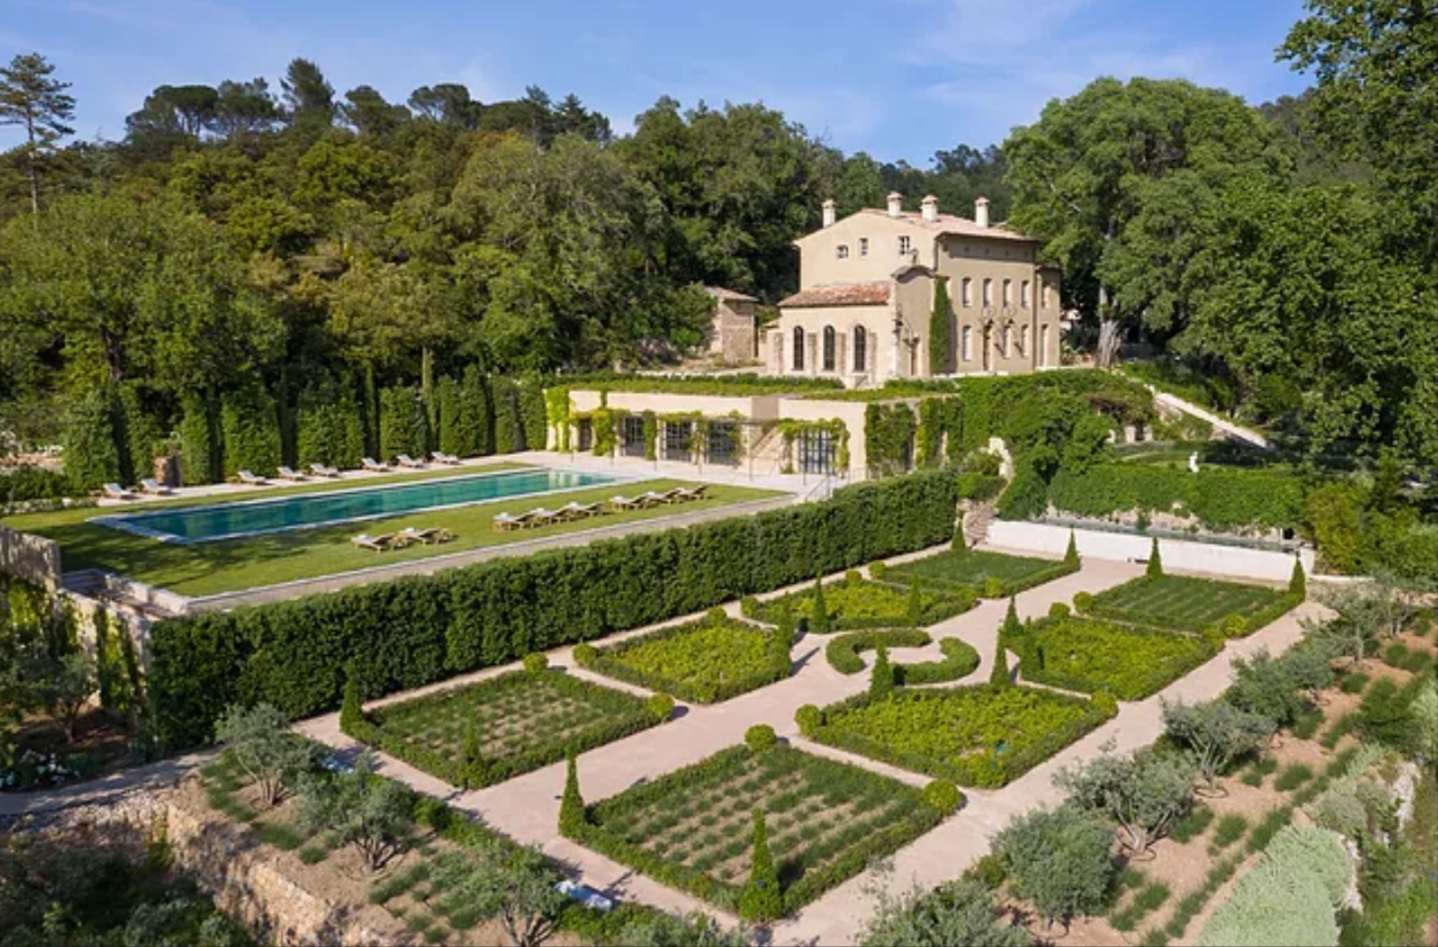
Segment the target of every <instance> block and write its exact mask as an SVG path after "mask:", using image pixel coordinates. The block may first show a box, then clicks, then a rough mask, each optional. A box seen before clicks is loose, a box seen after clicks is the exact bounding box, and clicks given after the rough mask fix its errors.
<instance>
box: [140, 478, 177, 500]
mask: <svg viewBox="0 0 1438 947" xmlns="http://www.w3.org/2000/svg"><path fill="white" fill-rule="evenodd" d="M140 489H141V490H142V491H143V492H145V493H149V494H153V495H154V496H157V497H167V496H170V495H171V494H172V493H174V492H175V491H174V490H171V489H170V488H169V487H167V486H165V485H164V484H163V483H160V482H159V481H158V480H156V479H155V478H153V477H146V478H145V479H144V480H141V481H140Z"/></svg>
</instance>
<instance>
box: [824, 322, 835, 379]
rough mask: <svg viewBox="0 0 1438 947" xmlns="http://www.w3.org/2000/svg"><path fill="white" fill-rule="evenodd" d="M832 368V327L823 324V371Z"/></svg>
mask: <svg viewBox="0 0 1438 947" xmlns="http://www.w3.org/2000/svg"><path fill="white" fill-rule="evenodd" d="M833 370H834V327H833V326H824V371H826V372H832V371H833Z"/></svg>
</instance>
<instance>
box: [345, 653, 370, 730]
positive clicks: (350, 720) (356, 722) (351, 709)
mask: <svg viewBox="0 0 1438 947" xmlns="http://www.w3.org/2000/svg"><path fill="white" fill-rule="evenodd" d="M364 722H365V720H364V705H363V704H362V703H360V690H359V680H358V675H357V674H355V670H354V666H353V665H350V666H349V667H348V668H346V669H345V690H344V698H343V700H342V701H341V703H340V732H341V733H348V734H350V735H351V736H353V735H354V732H355V730H356V729H359V728H362V727H363V726H364Z"/></svg>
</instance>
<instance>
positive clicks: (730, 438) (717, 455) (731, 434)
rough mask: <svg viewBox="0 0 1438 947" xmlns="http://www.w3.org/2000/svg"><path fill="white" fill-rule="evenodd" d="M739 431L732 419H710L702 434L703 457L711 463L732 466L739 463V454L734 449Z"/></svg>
mask: <svg viewBox="0 0 1438 947" xmlns="http://www.w3.org/2000/svg"><path fill="white" fill-rule="evenodd" d="M740 433H741V431H740V428H739V425H737V424H735V423H734V422H733V421H710V422H709V430H708V431H706V432H705V435H704V457H705V459H707V460H708V461H709V463H711V464H725V465H728V466H731V467H732V466H734V465H735V464H737V463H739V454H738V452H737V451H736V450H735V449H734V444H735V441H736V439H737V438H738V437H739V435H740Z"/></svg>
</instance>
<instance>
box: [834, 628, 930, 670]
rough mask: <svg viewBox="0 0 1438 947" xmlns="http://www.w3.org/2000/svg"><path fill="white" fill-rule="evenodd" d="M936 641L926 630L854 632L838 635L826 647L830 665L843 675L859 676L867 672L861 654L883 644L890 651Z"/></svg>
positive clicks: (916, 646)
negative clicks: (863, 671) (862, 672)
mask: <svg viewBox="0 0 1438 947" xmlns="http://www.w3.org/2000/svg"><path fill="white" fill-rule="evenodd" d="M932 640H933V639H932V638H930V637H929V633H928V632H927V631H921V630H919V629H917V628H900V629H896V630H894V631H851V632H846V633H845V634H842V635H838V636H837V637H835V638H833V639H831V640H830V641H829V643H828V644H827V645H825V646H824V657H825V658H826V659H827V660H828V662H829V666H830V667H832V668H833V669H834V670H836V671H838V672H839V673H840V674H858V673H859V672H860V671H862V670H864V659H863V658H861V657H859V652H861V651H873V650H875V649H876V648H878V647H879V646H880V645H883V646H885V647H887V648H919V647H922V646H924V645H926V644H929V643H930V642H931V641H932Z"/></svg>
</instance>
